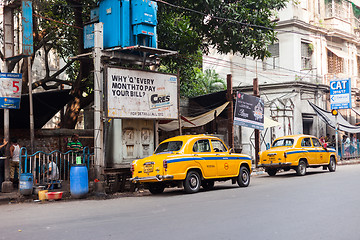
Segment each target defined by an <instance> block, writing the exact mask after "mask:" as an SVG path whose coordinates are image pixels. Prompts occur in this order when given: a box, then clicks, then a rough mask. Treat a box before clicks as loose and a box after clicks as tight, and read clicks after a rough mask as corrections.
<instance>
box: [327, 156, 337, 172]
mask: <svg viewBox="0 0 360 240" xmlns="http://www.w3.org/2000/svg"><path fill="white" fill-rule="evenodd" d="M328 169H329V171H330V172H335V170H336V161H335V158H334V157H333V156H331V157H330V162H329V165H328Z"/></svg>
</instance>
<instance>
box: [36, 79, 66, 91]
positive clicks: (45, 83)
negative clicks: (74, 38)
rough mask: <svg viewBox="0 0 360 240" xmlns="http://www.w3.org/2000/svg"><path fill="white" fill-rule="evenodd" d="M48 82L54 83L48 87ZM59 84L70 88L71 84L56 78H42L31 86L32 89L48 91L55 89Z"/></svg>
mask: <svg viewBox="0 0 360 240" xmlns="http://www.w3.org/2000/svg"><path fill="white" fill-rule="evenodd" d="M49 82H55V83H53V84H51V85H48V83H49ZM61 84H65V85H68V86H72V85H73V82H71V81H67V80H62V79H57V78H44V79H41V80H39V81H36V82H34V83H33V84H32V88H33V89H36V88H38V87H43V88H44V89H45V90H49V89H56V88H58V87H59V86H60V85H61Z"/></svg>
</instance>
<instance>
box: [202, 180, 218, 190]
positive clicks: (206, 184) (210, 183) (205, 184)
mask: <svg viewBox="0 0 360 240" xmlns="http://www.w3.org/2000/svg"><path fill="white" fill-rule="evenodd" d="M214 185H215V181H213V180H204V181H203V182H202V183H201V186H202V187H203V189H205V190H211V189H213V188H214Z"/></svg>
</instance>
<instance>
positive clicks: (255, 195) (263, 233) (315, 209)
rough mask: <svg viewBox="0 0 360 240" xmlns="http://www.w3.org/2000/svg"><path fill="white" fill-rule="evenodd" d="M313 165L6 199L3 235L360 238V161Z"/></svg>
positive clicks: (0, 208) (0, 210) (1, 210)
mask: <svg viewBox="0 0 360 240" xmlns="http://www.w3.org/2000/svg"><path fill="white" fill-rule="evenodd" d="M308 171H309V173H308V174H307V175H306V176H304V177H298V176H296V175H295V172H294V171H290V172H285V173H281V174H278V175H276V176H275V177H268V176H267V175H256V176H253V177H252V178H251V183H250V186H249V187H248V188H239V187H237V185H232V184H231V182H225V183H217V184H215V189H214V190H212V191H201V192H199V193H196V194H190V195H189V194H185V193H184V192H183V191H182V190H180V189H171V190H167V191H166V192H165V193H163V194H161V195H156V196H154V195H150V194H145V196H136V197H122V198H117V199H110V200H79V201H68V202H65V201H57V202H48V203H45V204H41V203H21V204H9V205H0V221H1V225H0V239H6V240H11V239H26V240H32V239H34V240H39V239H40V240H41V239H51V240H56V239H75V240H81V239H86V240H91V239H101V240H106V239H129V240H137V239H139V240H140V239H156V240H162V239H166V240H170V239H171V240H177V239H179V240H180V239H181V240H184V239H199V240H200V239H206V240H208V239H214V240H215V239H216V240H219V239H236V240H238V239H261V240H265V239H276V240H279V239H291V240H296V239H299V240H300V239H316V240H319V239H327V240H328V239H334V240H341V239H344V240H345V239H346V240H348V239H360V233H359V231H358V230H359V226H360V191H359V185H360V165H346V166H338V168H337V171H336V172H334V173H330V172H328V171H323V170H322V169H320V168H318V169H310V170H308Z"/></svg>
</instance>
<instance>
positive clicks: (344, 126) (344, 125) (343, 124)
mask: <svg viewBox="0 0 360 240" xmlns="http://www.w3.org/2000/svg"><path fill="white" fill-rule="evenodd" d="M308 103H309V104H310V106H312V108H313V109H314V111H315V112H316V113H317V115H318V116H319V117H320V119H321V120H323V121H324V122H325V123H326V124H327V125H329V126H330V127H332V128H333V129H336V118H335V116H333V115H332V114H331V112H329V111H326V110H324V109H322V108H319V107H318V106H316V105H315V104H313V103H312V102H310V101H308ZM337 122H338V124H339V130H340V131H344V132H348V133H360V127H359V126H354V125H351V124H350V123H349V122H348V121H346V120H345V118H344V117H343V116H341V114H340V113H339V114H338V116H337Z"/></svg>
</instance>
